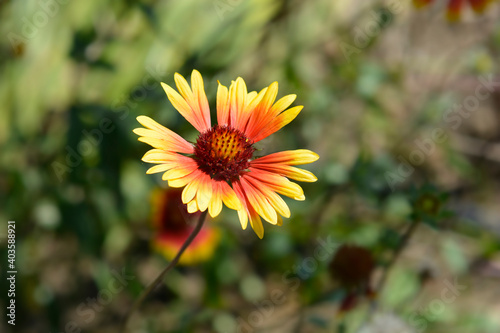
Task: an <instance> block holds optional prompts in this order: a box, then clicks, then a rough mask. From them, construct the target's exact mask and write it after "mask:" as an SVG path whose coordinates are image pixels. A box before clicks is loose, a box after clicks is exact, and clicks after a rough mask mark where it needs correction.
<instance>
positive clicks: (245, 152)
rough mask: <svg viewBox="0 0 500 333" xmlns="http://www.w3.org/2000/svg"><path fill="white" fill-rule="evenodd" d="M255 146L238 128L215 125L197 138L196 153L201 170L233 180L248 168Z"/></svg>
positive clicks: (217, 178) (214, 176) (213, 177)
mask: <svg viewBox="0 0 500 333" xmlns="http://www.w3.org/2000/svg"><path fill="white" fill-rule="evenodd" d="M254 151H255V148H254V147H253V146H252V142H250V141H249V140H248V138H246V137H245V135H243V133H242V132H241V131H239V130H237V129H234V128H231V127H227V126H219V125H215V126H214V127H212V128H211V129H209V130H208V131H206V132H204V133H201V134H200V136H199V137H198V139H197V140H196V145H195V147H194V155H195V159H196V162H197V163H198V167H199V168H200V170H201V171H203V172H205V173H206V174H208V175H210V177H211V178H212V179H215V180H225V181H232V180H235V179H237V178H238V176H239V175H240V174H241V173H242V172H243V171H244V170H245V169H248V166H249V162H250V159H251V158H252V156H253V152H254Z"/></svg>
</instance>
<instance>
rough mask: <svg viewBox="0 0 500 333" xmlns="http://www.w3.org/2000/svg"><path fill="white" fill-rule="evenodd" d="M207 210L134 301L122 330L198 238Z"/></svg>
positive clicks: (124, 329)
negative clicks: (170, 258) (173, 255)
mask: <svg viewBox="0 0 500 333" xmlns="http://www.w3.org/2000/svg"><path fill="white" fill-rule="evenodd" d="M207 212H208V210H205V211H204V212H203V213H202V214H201V215H200V218H199V219H198V223H197V224H196V226H195V228H194V229H193V231H192V232H191V234H190V235H189V237H188V238H187V239H186V241H185V242H184V244H182V247H181V248H180V250H179V252H177V255H176V256H175V258H174V259H173V260H172V261H171V262H170V263H169V264H168V265H167V267H165V269H164V270H163V271H162V272H161V273H160V275H158V276H157V277H156V279H155V280H154V281H153V282H152V283H151V284H150V285H149V286H148V287H147V288H146V289H145V290H144V291H143V292H142V293H141V296H139V298H138V299H137V301H136V302H135V303H134V306H133V307H132V309H131V310H130V312H129V313H128V314H127V316H126V317H125V320H124V322H123V327H122V330H120V332H125V331H126V329H127V326H128V323H129V321H130V319H131V318H132V315H133V314H134V313H135V312H136V311H137V310H138V309H139V307H140V306H141V304H142V303H143V302H144V300H145V299H146V297H147V296H148V295H149V294H151V292H152V291H153V290H155V289H156V287H158V285H159V284H160V283H161V282H162V281H163V280H164V278H165V276H166V275H167V273H168V272H169V271H170V270H171V269H172V268H174V267H175V265H177V262H178V261H179V259H180V258H181V255H182V254H183V253H184V251H185V250H186V249H187V248H188V246H189V245H190V244H191V242H192V241H193V240H194V239H195V238H196V236H197V235H198V233H199V232H200V230H201V228H202V227H203V223H205V219H206V217H207Z"/></svg>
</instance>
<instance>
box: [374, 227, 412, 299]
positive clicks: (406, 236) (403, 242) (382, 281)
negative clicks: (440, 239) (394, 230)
mask: <svg viewBox="0 0 500 333" xmlns="http://www.w3.org/2000/svg"><path fill="white" fill-rule="evenodd" d="M419 223H420V220H419V219H414V220H413V221H412V222H411V224H410V226H409V227H408V229H406V231H405V233H404V234H403V236H402V238H401V242H400V243H399V246H398V247H397V248H396V251H394V255H393V256H392V258H391V260H390V261H389V262H388V263H387V266H385V269H384V272H383V273H382V277H381V278H380V281H379V283H378V285H377V288H376V289H375V291H376V293H377V294H378V295H380V294H381V293H382V289H383V288H384V286H385V283H386V281H387V277H388V275H389V271H390V270H391V268H392V266H394V264H395V263H396V261H397V260H398V258H399V256H400V255H401V252H403V249H404V248H405V247H406V245H407V243H408V240H409V239H410V238H411V236H412V235H413V233H414V232H415V230H416V229H417V226H418V225H419Z"/></svg>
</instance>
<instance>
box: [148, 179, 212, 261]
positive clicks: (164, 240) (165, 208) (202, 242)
mask: <svg viewBox="0 0 500 333" xmlns="http://www.w3.org/2000/svg"><path fill="white" fill-rule="evenodd" d="M181 194H182V190H180V189H176V188H168V189H157V190H154V191H153V194H152V208H153V209H152V211H153V219H152V220H153V229H154V236H153V239H152V241H151V243H152V246H153V248H154V249H155V251H157V252H159V253H161V254H162V255H164V256H165V258H166V259H167V260H172V259H173V258H174V257H175V255H176V254H177V253H178V252H179V250H180V248H181V246H182V245H183V244H184V242H185V241H186V239H187V238H188V237H189V235H190V234H191V232H192V231H193V229H194V224H195V223H196V222H197V221H196V220H197V219H198V218H199V216H200V215H201V212H196V213H188V211H187V207H186V205H185V204H183V203H182V200H181ZM212 223H213V222H212V221H208V222H207V223H206V224H205V225H204V227H203V228H202V229H201V230H200V232H199V233H198V235H197V236H196V238H195V239H194V240H193V242H192V243H191V245H190V246H189V247H188V248H187V249H186V251H185V252H184V254H183V255H182V256H181V258H180V260H179V264H180V265H195V264H198V263H200V262H204V261H207V260H210V259H211V258H212V257H213V255H214V252H215V249H216V248H217V245H218V244H219V240H220V233H219V232H218V230H217V229H216V227H214V226H212V225H211V224H212Z"/></svg>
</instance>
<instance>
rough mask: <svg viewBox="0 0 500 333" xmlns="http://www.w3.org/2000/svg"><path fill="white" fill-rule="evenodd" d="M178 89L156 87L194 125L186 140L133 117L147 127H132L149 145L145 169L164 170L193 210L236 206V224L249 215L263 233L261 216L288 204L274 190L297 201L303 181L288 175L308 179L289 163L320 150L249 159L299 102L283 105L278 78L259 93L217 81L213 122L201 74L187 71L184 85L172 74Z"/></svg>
mask: <svg viewBox="0 0 500 333" xmlns="http://www.w3.org/2000/svg"><path fill="white" fill-rule="evenodd" d="M175 83H176V86H177V89H178V91H179V92H177V91H175V90H174V89H173V88H171V87H170V86H168V85H166V84H164V83H162V86H163V88H164V90H165V92H166V94H167V97H168V98H169V100H170V101H171V103H172V105H173V106H174V107H175V108H176V109H177V110H178V111H179V113H180V114H181V115H182V116H183V117H184V118H185V119H186V120H187V121H188V122H189V123H191V124H192V125H193V126H194V127H195V128H196V129H197V130H198V131H199V132H200V134H199V136H198V138H197V140H196V143H195V144H194V145H193V144H191V143H189V142H187V141H185V140H184V139H182V138H181V137H180V136H178V135H177V134H175V133H173V132H172V131H170V130H168V129H167V128H165V127H163V126H161V125H159V124H158V123H156V122H155V121H153V120H151V119H150V118H147V117H144V116H141V117H139V118H138V120H139V122H140V123H141V124H142V125H144V126H145V127H146V128H147V129H141V128H140V129H136V130H134V132H135V133H136V134H138V135H140V138H139V140H140V141H142V142H145V143H147V144H149V145H151V146H152V147H154V148H155V149H152V150H150V151H149V152H147V153H146V154H145V155H144V157H143V161H145V162H148V163H155V164H157V165H155V166H153V167H152V168H150V169H149V170H148V171H147V173H157V172H163V177H162V179H163V180H166V181H168V184H169V186H171V187H177V188H182V187H184V189H183V190H182V202H183V203H184V204H186V205H187V211H188V212H189V213H194V212H198V211H205V210H207V209H208V212H209V214H210V216H212V217H215V216H217V215H218V214H220V212H221V210H222V206H223V205H226V206H227V207H229V208H230V209H234V210H236V211H237V212H238V216H239V218H240V222H241V225H242V227H243V229H245V228H246V226H247V224H248V221H250V224H251V226H252V228H253V229H254V231H255V232H256V234H257V235H258V236H259V237H260V238H262V237H263V234H264V228H263V226H262V221H261V218H263V219H264V220H266V221H267V222H269V223H271V224H275V225H281V224H282V217H289V216H290V210H289V208H288V206H287V205H286V203H285V202H284V201H283V199H282V198H281V197H280V196H279V194H281V195H286V196H289V197H291V198H293V199H296V200H304V199H305V197H304V192H303V191H302V188H301V187H300V186H299V185H297V184H295V183H293V182H291V181H290V180H289V179H293V180H297V181H305V182H314V181H316V180H317V178H316V177H315V176H314V175H313V174H312V173H311V172H309V171H307V170H302V169H299V168H297V167H294V165H300V164H307V163H312V162H314V161H316V160H317V159H318V158H319V156H318V155H317V154H315V153H314V152H311V151H309V150H304V149H301V150H294V151H285V152H280V153H275V154H271V155H268V156H264V157H260V158H257V159H253V158H254V157H253V154H254V152H255V150H256V148H254V144H255V143H256V142H258V141H260V140H262V139H264V138H266V137H267V136H269V135H271V134H273V133H274V132H276V131H278V130H279V129H281V128H282V127H284V126H285V125H287V124H288V123H289V122H291V121H292V120H293V119H294V118H295V117H296V116H297V115H298V114H299V112H300V111H301V110H302V106H296V107H292V108H289V109H288V107H289V106H290V105H291V104H292V103H293V101H294V100H295V98H296V96H295V95H287V96H284V97H282V98H281V99H279V100H278V101H276V97H277V95H278V83H277V82H273V83H272V84H271V85H270V86H269V87H267V88H264V89H262V90H261V91H260V92H258V93H257V92H255V91H252V92H248V90H247V87H246V84H245V82H244V81H243V79H242V78H237V79H236V80H235V81H233V82H232V83H231V85H230V86H229V88H227V87H225V86H224V85H222V84H220V83H219V87H218V90H217V121H218V124H217V125H214V126H212V125H211V120H210V110H209V107H208V101H207V98H206V94H205V92H204V88H203V79H202V77H201V74H200V73H199V72H198V71H196V70H194V71H193V73H192V75H191V87H190V86H189V84H188V83H187V81H186V80H185V79H184V78H183V77H182V76H181V75H179V74H175Z"/></svg>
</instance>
